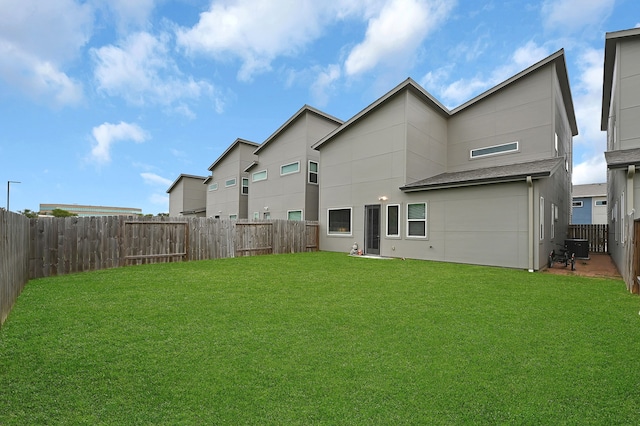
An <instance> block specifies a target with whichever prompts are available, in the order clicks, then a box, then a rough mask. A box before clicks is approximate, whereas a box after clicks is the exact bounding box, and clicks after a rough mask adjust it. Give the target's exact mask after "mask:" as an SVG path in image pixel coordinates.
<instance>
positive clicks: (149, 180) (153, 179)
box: [140, 172, 173, 187]
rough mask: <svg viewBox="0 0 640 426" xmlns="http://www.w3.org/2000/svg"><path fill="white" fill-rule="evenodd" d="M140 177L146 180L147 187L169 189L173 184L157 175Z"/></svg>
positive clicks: (146, 174) (151, 174)
mask: <svg viewBox="0 0 640 426" xmlns="http://www.w3.org/2000/svg"><path fill="white" fill-rule="evenodd" d="M140 176H141V177H142V179H143V180H144V183H146V184H147V185H160V186H164V187H169V186H170V185H171V184H172V183H173V181H172V180H169V179H166V178H163V177H162V176H160V175H157V174H155V173H148V172H146V173H140Z"/></svg>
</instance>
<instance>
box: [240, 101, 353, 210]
mask: <svg viewBox="0 0 640 426" xmlns="http://www.w3.org/2000/svg"><path fill="white" fill-rule="evenodd" d="M341 124H342V121H341V120H339V119H337V118H335V117H332V116H330V115H328V114H325V113H323V112H321V111H319V110H317V109H315V108H312V107H310V106H308V105H305V106H303V107H302V108H301V109H300V110H298V112H296V113H295V114H294V115H293V116H292V117H291V118H290V119H289V120H287V121H286V122H285V123H284V124H283V125H282V126H281V127H280V128H279V129H278V130H276V131H275V132H274V133H273V134H272V135H271V136H269V138H268V139H267V140H265V141H264V142H263V143H262V144H261V145H260V146H259V147H258V148H257V149H256V150H255V152H254V154H255V155H257V160H256V161H254V162H253V163H252V164H250V165H249V166H248V167H246V169H245V171H246V172H249V174H250V176H251V182H250V185H251V186H250V187H251V190H250V194H249V209H248V214H249V218H250V219H264V218H272V219H289V220H318V171H319V169H318V167H319V165H318V161H319V157H320V155H319V153H318V151H315V150H313V149H312V148H311V145H313V144H314V143H315V142H317V141H318V140H319V139H320V138H322V137H324V136H325V135H327V134H328V133H329V132H331V131H332V130H334V129H335V128H337V127H338V126H340V125H341Z"/></svg>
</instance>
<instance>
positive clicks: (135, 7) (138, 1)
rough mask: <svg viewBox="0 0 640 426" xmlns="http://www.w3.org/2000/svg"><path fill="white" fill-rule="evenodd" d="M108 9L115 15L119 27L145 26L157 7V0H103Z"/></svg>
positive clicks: (121, 29)
mask: <svg viewBox="0 0 640 426" xmlns="http://www.w3.org/2000/svg"><path fill="white" fill-rule="evenodd" d="M102 3H103V5H104V7H105V8H107V10H109V11H110V12H111V14H112V15H113V16H114V18H115V19H114V20H115V22H116V25H117V27H118V29H119V30H120V31H121V32H123V31H126V30H127V29H129V28H131V27H133V28H145V27H147V26H148V25H149V17H150V15H151V12H152V11H153V9H154V7H155V3H156V1H155V0H135V1H131V0H102Z"/></svg>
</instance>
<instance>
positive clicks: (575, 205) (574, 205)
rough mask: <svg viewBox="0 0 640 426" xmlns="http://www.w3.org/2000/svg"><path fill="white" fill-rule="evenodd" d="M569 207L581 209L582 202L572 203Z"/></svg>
mask: <svg viewBox="0 0 640 426" xmlns="http://www.w3.org/2000/svg"><path fill="white" fill-rule="evenodd" d="M571 205H572V206H573V207H582V201H574V202H573V203H572V204H571Z"/></svg>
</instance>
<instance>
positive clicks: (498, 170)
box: [400, 157, 564, 191]
mask: <svg viewBox="0 0 640 426" xmlns="http://www.w3.org/2000/svg"><path fill="white" fill-rule="evenodd" d="M562 164H564V158H563V157H557V158H550V159H546V160H538V161H531V162H528V163H518V164H509V165H506V166H494V167H485V168H481V169H474V170H465V171H461V172H453V173H442V174H439V175H437V176H433V177H430V178H427V179H422V180H419V181H417V182H414V183H410V184H408V185H405V186H402V187H400V190H402V191H426V190H430V189H441V188H452V187H459V186H471V185H482V184H487V183H497V182H513V181H517V180H525V179H526V178H527V176H531V177H532V178H542V177H547V176H551V175H552V174H553V173H554V172H555V170H556V169H557V168H558V167H560V166H561V165H562Z"/></svg>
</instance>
